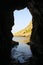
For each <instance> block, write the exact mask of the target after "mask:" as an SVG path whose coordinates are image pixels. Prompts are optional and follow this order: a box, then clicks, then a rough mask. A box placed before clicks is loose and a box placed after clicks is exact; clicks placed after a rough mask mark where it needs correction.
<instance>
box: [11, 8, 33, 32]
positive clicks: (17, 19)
mask: <svg viewBox="0 0 43 65" xmlns="http://www.w3.org/2000/svg"><path fill="white" fill-rule="evenodd" d="M13 13H14V25H13V27H12V30H11V32H12V33H15V32H18V31H20V30H21V29H23V28H25V27H26V26H27V25H28V24H29V22H30V21H31V20H32V15H31V14H30V11H29V10H28V9H27V8H24V9H22V10H15V11H14V12H13Z"/></svg>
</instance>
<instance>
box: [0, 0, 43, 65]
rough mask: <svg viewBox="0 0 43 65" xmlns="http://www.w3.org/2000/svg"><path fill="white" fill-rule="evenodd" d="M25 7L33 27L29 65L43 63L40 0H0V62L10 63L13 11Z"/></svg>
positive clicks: (41, 4) (42, 26)
mask: <svg viewBox="0 0 43 65" xmlns="http://www.w3.org/2000/svg"><path fill="white" fill-rule="evenodd" d="M25 7H27V8H28V9H29V10H30V12H31V14H32V17H33V18H32V21H33V29H32V35H31V42H30V43H31V51H32V53H33V57H32V58H31V60H30V61H31V62H29V63H30V65H36V64H37V65H38V64H40V65H43V2H42V1H41V0H40V1H38V0H6V1H5V0H1V1H0V63H1V65H10V54H11V53H10V51H11V46H12V33H11V29H12V26H13V24H14V23H13V22H14V18H13V11H14V10H16V9H17V10H20V9H23V8H25Z"/></svg>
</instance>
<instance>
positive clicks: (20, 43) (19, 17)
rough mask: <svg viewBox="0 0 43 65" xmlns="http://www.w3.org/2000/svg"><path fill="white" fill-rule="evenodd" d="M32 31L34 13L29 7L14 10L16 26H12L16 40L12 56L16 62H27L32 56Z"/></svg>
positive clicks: (14, 39)
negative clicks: (30, 43)
mask: <svg viewBox="0 0 43 65" xmlns="http://www.w3.org/2000/svg"><path fill="white" fill-rule="evenodd" d="M31 31H32V15H31V13H30V11H29V10H28V9H27V8H24V9H22V10H15V11H14V26H13V27H12V31H11V32H12V33H13V38H12V40H13V41H14V42H15V43H14V46H13V48H12V50H11V58H12V59H13V60H14V59H15V60H14V62H16V63H18V61H19V63H25V62H27V59H28V58H30V57H31V56H32V52H31V49H30V45H28V43H29V42H30V36H31Z"/></svg>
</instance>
